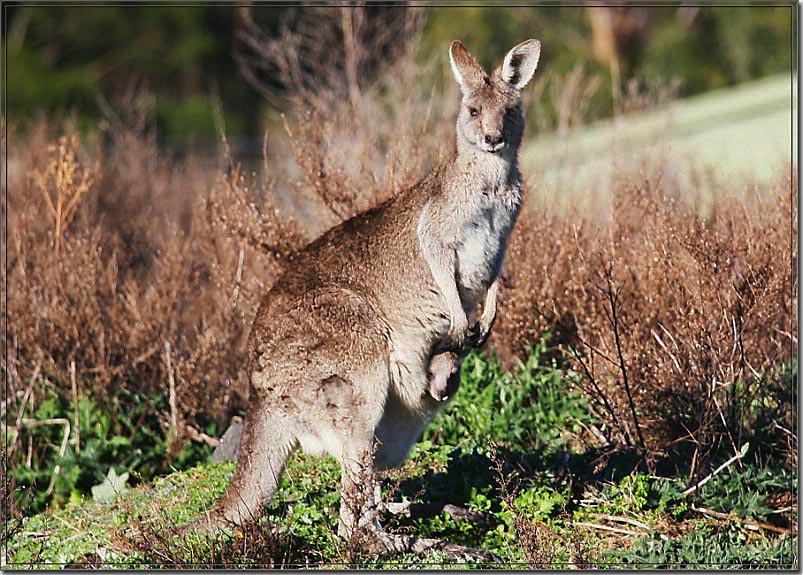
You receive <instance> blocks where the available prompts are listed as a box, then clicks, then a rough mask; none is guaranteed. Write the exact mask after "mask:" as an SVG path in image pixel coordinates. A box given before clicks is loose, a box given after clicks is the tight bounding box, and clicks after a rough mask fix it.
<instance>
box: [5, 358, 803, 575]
mask: <svg viewBox="0 0 803 575" xmlns="http://www.w3.org/2000/svg"><path fill="white" fill-rule="evenodd" d="M787 374H788V378H789V379H788V380H787V381H788V382H789V384H790V385H792V384H793V382H794V381H795V380H796V367H795V368H794V369H790V370H787ZM575 377H576V376H575V375H574V374H573V373H572V372H571V371H570V370H568V369H567V368H566V367H565V366H564V365H563V364H562V363H561V361H560V360H559V359H555V354H554V353H551V352H549V350H548V349H547V347H546V345H545V344H544V343H542V344H540V345H539V346H537V347H535V348H534V349H532V350H531V353H530V354H529V357H528V358H527V361H526V362H525V363H520V364H519V365H518V366H517V367H516V368H514V369H512V370H511V371H509V372H504V373H503V372H501V370H500V367H499V364H498V362H497V361H496V360H495V359H493V358H488V357H485V356H482V355H479V354H475V355H472V356H471V357H469V358H468V359H467V361H466V363H465V369H464V372H463V381H462V384H461V385H462V387H461V390H460V393H459V394H457V397H456V399H455V401H454V402H453V403H452V404H450V406H449V407H447V409H446V410H445V411H444V412H443V413H442V414H441V415H440V416H439V417H438V419H437V420H436V421H434V422H433V423H432V425H430V427H429V428H428V429H427V430H426V432H425V435H424V438H423V440H422V441H421V443H419V444H418V445H417V446H416V447H415V449H414V451H413V453H412V454H411V457H410V459H409V460H408V462H407V463H406V464H405V466H404V467H403V468H402V469H401V470H398V471H394V472H390V473H388V474H387V475H385V476H384V477H383V490H384V493H385V499H386V500H387V501H393V502H401V501H411V502H415V503H449V504H454V505H459V506H463V507H466V508H468V509H471V510H474V511H479V512H483V513H487V514H489V516H490V518H491V519H490V521H489V522H488V523H487V524H478V523H474V522H470V521H466V520H458V519H455V518H453V517H451V516H450V515H449V514H447V513H445V512H443V513H439V514H436V515H434V516H413V517H409V516H403V515H390V514H387V515H386V519H385V524H386V527H387V529H389V530H392V531H395V532H409V533H416V534H418V535H421V536H427V537H442V538H445V539H448V540H451V541H453V542H455V543H460V544H464V545H470V546H474V547H481V548H484V549H487V550H490V551H492V552H494V553H495V554H497V555H498V556H499V557H500V558H501V559H502V560H503V562H504V565H505V567H509V568H522V567H529V568H532V567H541V568H567V567H572V566H574V567H603V568H621V567H645V568H656V567H667V568H673V569H676V568H711V567H726V568H727V567H766V568H776V569H777V568H795V567H796V566H797V561H798V559H797V531H796V524H797V499H796V491H797V474H796V471H795V470H794V469H789V468H788V466H785V465H784V464H783V462H782V461H776V460H773V459H768V458H766V457H759V456H758V455H757V454H759V453H760V450H756V449H755V447H754V446H753V444H752V443H751V442H750V439H751V438H743V439H744V443H743V446H742V447H741V448H740V449H739V450H737V452H736V453H734V452H729V453H721V454H717V455H718V457H719V458H721V463H720V464H719V465H718V466H715V467H714V472H713V473H712V474H711V475H710V476H708V477H706V478H703V479H702V480H701V481H698V482H697V483H696V484H691V485H688V484H686V482H684V480H683V479H682V478H683V477H684V472H685V476H687V477H688V476H690V475H691V474H690V473H689V470H683V469H675V470H674V472H671V473H670V472H669V471H668V470H667V468H666V466H665V465H662V462H661V461H646V460H645V458H644V457H643V456H641V455H640V454H639V453H638V452H636V451H635V450H632V451H627V450H624V449H621V448H616V449H614V448H613V447H612V446H610V445H604V444H603V442H602V440H601V439H600V436H604V433H602V431H604V429H603V430H601V429H600V426H602V425H603V423H602V422H600V421H598V420H597V419H596V418H595V417H594V416H593V415H592V414H591V413H590V411H589V410H588V406H587V402H586V400H585V399H584V397H583V395H582V394H581V393H580V392H579V390H578V389H577V388H576V386H575V384H574V380H575ZM188 464H189V463H188ZM129 469H130V468H126V467H125V466H117V467H115V466H110V470H113V473H112V472H108V473H107V474H106V479H105V481H104V482H103V483H101V485H100V486H97V488H96V489H95V490H93V492H92V493H93V496H88V497H84V498H83V499H82V498H81V497H79V496H78V495H75V496H73V497H72V498H70V500H68V501H66V502H65V503H63V504H62V505H60V506H55V505H54V506H52V507H51V508H50V509H49V510H48V511H46V512H44V513H41V514H38V515H35V516H32V517H28V518H24V519H22V520H12V521H10V522H9V523H8V524H7V525H6V532H5V534H4V537H5V546H6V549H5V554H4V568H46V567H62V566H65V565H67V566H73V567H79V566H102V567H106V568H113V567H121V568H145V567H155V566H159V567H168V568H169V567H178V566H195V567H201V566H208V567H219V568H220V567H259V568H267V567H321V566H323V567H341V566H356V567H363V568H400V567H418V568H426V567H433V566H442V565H443V561H444V558H443V557H439V556H437V555H433V556H430V557H427V558H420V557H413V556H402V557H388V558H376V557H371V556H367V555H366V554H365V553H363V552H361V551H360V549H359V548H357V547H355V546H352V545H350V544H348V543H347V542H343V541H341V540H339V539H338V538H337V537H336V535H335V533H336V530H337V512H338V505H339V493H338V490H337V486H338V483H339V481H338V480H339V469H338V465H337V464H336V462H335V461H334V460H333V459H331V458H314V457H309V456H304V455H303V454H300V453H298V454H296V455H294V456H293V457H292V458H291V461H290V463H289V465H288V468H287V472H286V473H285V475H284V477H283V479H282V484H281V489H280V491H279V493H278V494H277V496H276V498H275V499H274V500H273V501H272V502H271V503H270V505H269V506H268V508H267V509H266V513H265V515H264V516H263V517H262V518H259V519H256V520H254V521H253V522H252V523H251V524H249V525H247V526H245V528H244V529H242V530H240V531H237V532H233V533H223V534H221V535H219V536H217V537H216V538H211V537H206V536H197V535H189V536H187V537H186V538H181V537H179V536H177V535H176V534H175V527H177V526H179V525H181V524H183V523H185V522H186V521H188V520H189V519H190V518H192V517H196V516H198V515H200V514H202V513H203V512H204V511H205V510H208V509H210V508H211V507H212V505H213V504H214V502H215V501H216V500H217V499H218V498H219V497H220V496H222V494H223V492H224V490H225V488H226V485H227V484H228V481H229V479H230V478H231V475H232V474H233V472H234V464H233V463H231V462H227V463H218V464H204V463H202V464H199V465H196V466H195V467H192V468H190V469H187V470H184V471H177V472H175V473H172V474H170V475H167V476H165V477H161V478H159V479H157V480H155V481H153V482H150V483H142V484H140V485H138V486H135V487H126V484H125V473H127V472H128V471H129ZM93 498H94V500H93ZM450 566H452V567H457V566H458V565H455V564H450ZM464 566H465V567H478V566H479V565H476V564H471V563H469V562H467V563H466V564H465V565H464Z"/></svg>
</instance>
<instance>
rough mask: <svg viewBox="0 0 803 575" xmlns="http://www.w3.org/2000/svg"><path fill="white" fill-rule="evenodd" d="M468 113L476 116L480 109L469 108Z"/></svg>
mask: <svg viewBox="0 0 803 575" xmlns="http://www.w3.org/2000/svg"><path fill="white" fill-rule="evenodd" d="M468 113H469V114H471V116H472V117H475V116H478V115H479V113H480V111H479V110H477V108H469V109H468Z"/></svg>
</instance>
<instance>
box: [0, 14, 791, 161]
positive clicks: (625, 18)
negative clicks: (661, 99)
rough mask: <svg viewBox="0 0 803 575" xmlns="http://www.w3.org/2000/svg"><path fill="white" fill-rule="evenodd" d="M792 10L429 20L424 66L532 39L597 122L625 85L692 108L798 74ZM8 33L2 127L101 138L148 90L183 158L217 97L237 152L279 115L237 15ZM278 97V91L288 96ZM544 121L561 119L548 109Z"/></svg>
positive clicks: (43, 21)
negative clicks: (573, 74)
mask: <svg viewBox="0 0 803 575" xmlns="http://www.w3.org/2000/svg"><path fill="white" fill-rule="evenodd" d="M246 4H247V3H246ZM303 10H304V9H303V8H302V9H301V10H300V11H302V12H303ZM793 11H794V10H793V9H792V8H791V7H783V6H775V7H765V6H756V5H753V6H749V5H745V6H741V7H717V6H705V7H701V6H684V5H681V4H680V3H679V4H678V5H677V6H664V7H655V6H653V7H649V8H647V7H643V6H641V7H640V6H628V5H621V4H615V3H610V5H608V6H606V5H604V4H598V5H596V6H595V7H581V6H558V5H554V6H528V7H511V8H501V7H496V6H487V7H481V6H455V7H437V8H427V9H426V10H425V11H424V16H425V21H424V24H423V27H422V28H421V31H420V34H421V42H420V43H419V44H418V48H417V50H418V52H417V54H416V58H417V60H419V61H420V62H425V61H428V60H429V59H431V58H433V57H435V58H439V60H437V61H438V62H439V64H440V65H443V64H444V62H445V58H444V57H443V56H444V54H445V47H446V46H447V44H448V42H449V41H451V40H452V39H455V38H460V39H462V40H463V41H464V42H465V43H466V44H467V45H468V46H469V47H470V49H471V50H472V51H473V52H474V53H475V54H476V55H477V57H478V58H479V59H480V61H481V62H482V63H483V64H484V65H485V66H486V67H487V66H491V65H493V64H494V60H495V58H497V57H498V55H499V54H501V53H504V50H506V49H507V48H509V45H510V44H511V43H512V42H514V41H518V40H520V39H524V38H527V37H531V36H536V37H538V38H540V39H541V40H542V42H543V45H544V53H543V56H542V62H543V63H544V65H545V66H544V67H545V68H546V66H548V69H549V71H551V72H552V73H554V74H556V75H561V74H568V73H569V72H570V71H572V70H575V69H577V68H578V67H579V69H580V70H581V71H582V73H583V74H585V75H598V76H599V78H600V79H601V85H600V86H599V89H597V90H596V91H595V93H594V94H593V97H592V98H591V101H590V102H589V110H588V112H587V113H588V118H587V119H589V120H593V119H599V118H606V117H610V116H611V115H613V114H614V111H615V110H616V106H617V99H618V98H619V97H621V94H620V91H621V90H622V89H623V88H622V86H624V85H625V79H628V80H629V79H635V81H636V82H638V83H639V84H642V85H643V86H651V85H666V84H668V83H670V82H673V81H677V83H678V90H679V95H680V96H687V95H693V94H698V93H701V92H705V91H708V90H712V89H716V88H720V87H724V86H729V85H733V84H737V83H740V82H744V81H746V80H750V79H754V78H759V77H762V76H765V75H769V74H773V73H778V72H783V71H788V70H789V69H790V66H792V65H793V64H795V62H792V61H790V60H791V59H792V58H793V53H794V50H792V49H791V43H792V41H793V37H792V32H793V24H792V20H791V18H792V16H791V13H792V12H793ZM298 12H299V8H298V7H295V8H293V7H279V6H256V7H253V9H252V12H251V14H252V18H253V21H254V22H255V23H257V24H258V26H259V27H260V29H261V30H263V31H264V32H265V33H266V34H268V35H272V34H273V35H275V34H277V33H278V32H279V31H280V29H281V27H282V25H283V24H288V25H289V26H290V27H291V28H292V26H293V21H294V18H296V17H297V16H298ZM397 16H398V15H397V14H395V13H394V12H392V11H388V10H378V11H377V14H376V18H377V19H380V20H381V19H382V18H385V19H387V18H395V17H397ZM387 24H389V25H390V24H391V22H388V23H387ZM6 26H7V27H6V31H7V33H6V35H5V36H4V39H3V44H2V49H3V56H4V58H7V59H6V60H4V61H5V62H7V84H6V94H5V95H6V102H7V106H8V107H7V115H6V120H7V121H8V122H10V123H11V124H12V125H14V126H24V124H25V123H26V122H28V121H30V120H31V119H35V118H37V117H38V116H41V115H42V114H45V115H47V116H48V117H52V116H53V115H56V116H60V115H62V114H65V113H67V114H73V115H74V116H75V117H76V119H77V121H78V126H79V127H81V126H91V125H94V123H95V122H96V121H97V120H98V118H100V117H102V115H103V108H104V102H105V101H116V99H117V98H119V96H120V94H125V93H130V92H132V91H138V92H142V91H146V92H147V93H148V94H149V95H150V98H151V106H152V116H153V117H154V123H155V126H153V127H154V128H155V132H156V134H157V136H158V140H159V142H160V143H161V144H162V145H165V146H168V147H175V146H177V145H179V146H180V145H185V144H192V143H193V142H195V143H202V144H204V143H207V144H211V143H213V142H214V141H215V139H216V128H215V114H214V102H215V101H217V99H218V98H219V100H220V101H221V102H223V104H224V105H223V111H224V117H225V122H226V130H227V132H228V134H229V137H230V138H232V139H234V140H237V139H240V138H242V139H245V140H248V141H251V140H253V139H255V138H260V137H261V133H262V130H263V129H264V128H265V127H266V120H265V119H266V118H269V117H270V116H271V111H275V110H276V107H277V102H276V101H274V102H270V101H267V100H266V99H265V98H263V97H262V96H261V95H260V93H259V92H258V90H257V89H255V88H254V87H253V82H251V83H249V82H248V81H247V80H246V78H245V77H244V75H243V74H242V72H241V70H242V68H241V67H239V66H238V63H237V59H236V57H235V54H236V52H237V51H238V50H241V49H243V46H242V45H241V44H242V43H243V41H242V39H239V36H238V31H239V30H241V28H242V26H243V22H242V18H240V17H238V12H237V10H236V9H235V5H234V4H232V5H229V6H226V5H200V6H159V5H151V6H147V7H144V6H143V7H138V6H111V5H109V6H89V5H86V6H81V5H77V6H46V7H45V6H31V5H28V6H13V5H12V6H8V7H7V12H6ZM778 46H790V50H778V49H777V47H778ZM246 49H247V47H246ZM441 76H442V75H441ZM436 77H437V75H436ZM271 81H272V80H271V78H268V79H267V82H268V83H270V82H271ZM274 84H275V82H274ZM272 89H274V90H275V91H276V92H277V93H281V90H282V86H281V85H274V86H272ZM542 113H543V114H552V115H554V114H555V113H556V112H555V111H554V110H550V109H549V107H548V106H547V107H546V109H544V110H543V111H542ZM547 124H550V123H547ZM551 124H552V125H554V122H552V123H551ZM541 125H544V124H543V123H542V124H541Z"/></svg>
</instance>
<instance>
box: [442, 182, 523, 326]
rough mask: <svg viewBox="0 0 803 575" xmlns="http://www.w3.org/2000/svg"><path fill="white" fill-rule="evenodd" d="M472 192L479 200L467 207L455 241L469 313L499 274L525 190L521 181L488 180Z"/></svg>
mask: <svg viewBox="0 0 803 575" xmlns="http://www.w3.org/2000/svg"><path fill="white" fill-rule="evenodd" d="M471 195H472V196H474V198H475V201H474V202H473V205H471V204H469V208H468V209H467V210H466V213H465V215H464V218H463V219H464V221H463V222H462V224H463V225H462V229H461V230H460V232H459V233H458V234H457V238H456V243H455V251H456V254H457V270H456V271H457V285H458V289H459V290H460V299H461V301H462V302H463V307H464V309H465V310H466V312H468V313H471V312H472V311H473V310H474V309H475V308H476V307H477V304H478V303H479V302H480V301H481V300H482V299H483V298H484V297H485V293H486V292H487V290H488V287H489V286H490V285H491V283H492V282H493V281H494V280H495V279H496V278H497V277H498V276H499V273H500V271H501V268H502V262H503V260H504V256H505V249H506V247H507V239H508V236H509V235H510V232H511V230H512V228H513V224H514V223H515V221H516V216H517V214H518V211H519V206H520V204H521V189H520V186H519V185H518V183H507V182H484V183H482V184H480V189H479V190H478V191H475V192H471Z"/></svg>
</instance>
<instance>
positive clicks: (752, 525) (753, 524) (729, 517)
mask: <svg viewBox="0 0 803 575" xmlns="http://www.w3.org/2000/svg"><path fill="white" fill-rule="evenodd" d="M690 509H691V510H692V511H696V512H697V513H702V514H703V515H708V516H709V517H713V518H714V519H722V520H724V521H736V522H737V523H741V524H742V525H744V526H746V527H747V528H749V529H753V530H757V529H765V530H766V531H773V532H775V533H796V531H797V530H792V529H787V528H786V527H778V526H777V525H770V524H769V523H762V522H760V521H753V520H752V519H743V518H741V517H739V516H738V515H736V514H735V513H721V512H719V511H714V510H713V509H706V508H705V507H697V506H696V505H692V506H691V507H690Z"/></svg>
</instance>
